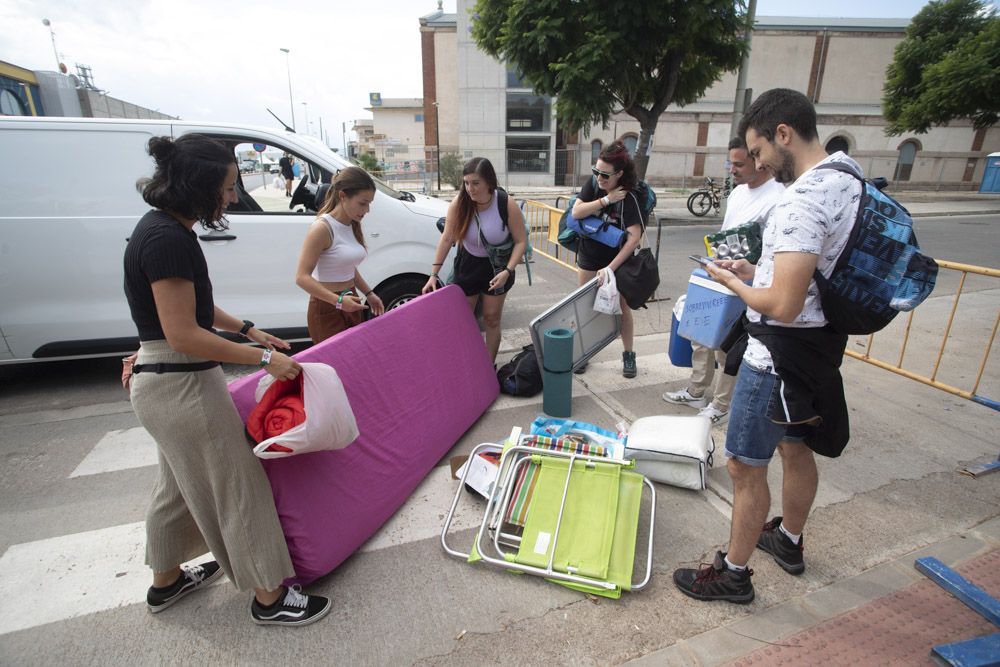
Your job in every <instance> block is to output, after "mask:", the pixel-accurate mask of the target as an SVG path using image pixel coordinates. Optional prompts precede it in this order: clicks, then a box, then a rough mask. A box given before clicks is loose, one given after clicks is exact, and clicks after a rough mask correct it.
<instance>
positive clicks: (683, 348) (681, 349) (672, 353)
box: [667, 296, 691, 368]
mask: <svg viewBox="0 0 1000 667" xmlns="http://www.w3.org/2000/svg"><path fill="white" fill-rule="evenodd" d="M685 300H686V297H683V296H682V297H681V298H679V299H677V304H676V305H675V306H674V309H673V312H672V313H671V315H670V345H669V347H668V348H667V354H668V356H669V357H670V363H671V364H673V365H674V366H679V367H681V368H691V341H689V340H688V339H687V338H682V337H681V336H680V335H679V334H678V333H677V327H679V326H680V323H679V322H678V321H677V318H678V317H683V316H684V315H683V314H684V301H685Z"/></svg>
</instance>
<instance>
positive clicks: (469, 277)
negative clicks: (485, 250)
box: [452, 246, 514, 296]
mask: <svg viewBox="0 0 1000 667" xmlns="http://www.w3.org/2000/svg"><path fill="white" fill-rule="evenodd" d="M504 268H506V267H503V266H501V267H499V270H498V271H494V270H493V265H492V264H490V258H489V257H476V256H475V255H473V254H470V253H469V251H467V250H466V249H465V248H463V247H462V246H459V247H458V256H457V257H455V279H454V280H453V281H452V282H453V283H454V284H455V285H458V286H459V287H461V288H462V291H463V292H465V296H475V295H477V294H488V295H491V296H499V295H500V294H506V293H507V292H509V291H510V288H511V287H513V286H514V273H513V272H511V274H510V277H509V278H507V282H506V283H504V285H503V287H501V288H500V289H499V290H497V291H496V292H491V291H490V281H491V280H493V276H495V275H496V274H497V273H499V272H500V271H503V270H504Z"/></svg>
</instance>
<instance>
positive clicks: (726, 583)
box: [674, 551, 753, 604]
mask: <svg viewBox="0 0 1000 667" xmlns="http://www.w3.org/2000/svg"><path fill="white" fill-rule="evenodd" d="M725 558H726V554H724V553H722V552H721V551H716V552H715V561H714V562H713V563H712V564H711V565H705V564H704V563H703V565H704V567H702V568H700V569H697V570H695V569H691V568H681V569H679V570H674V585H675V586H677V588H679V589H680V591H681V593H684V595H687V596H690V597H693V598H694V599H695V600H725V601H726V602H735V603H736V604H748V603H750V602H753V584H752V583H751V582H750V577H751V575H753V570H751V569H750V568H747V569H745V570H743V571H742V572H737V571H736V570H730V569H729V568H728V567H726V561H725Z"/></svg>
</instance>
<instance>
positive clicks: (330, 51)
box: [0, 0, 925, 146]
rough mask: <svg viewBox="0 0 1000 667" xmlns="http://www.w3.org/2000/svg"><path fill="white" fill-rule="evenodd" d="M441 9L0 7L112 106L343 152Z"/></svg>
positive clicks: (161, 1)
mask: <svg viewBox="0 0 1000 667" xmlns="http://www.w3.org/2000/svg"><path fill="white" fill-rule="evenodd" d="M635 1H642V0H635ZM924 4H925V2H923V0H879V1H878V2H872V1H871V0H836V1H834V2H830V1H829V0H828V1H827V2H822V3H821V2H810V3H805V2H801V0H758V3H757V14H758V15H759V16H851V17H865V18H868V17H886V18H899V17H903V18H909V17H911V16H913V15H914V14H915V13H916V12H918V11H919V10H920V8H921V7H923V5H924ZM455 7H456V3H455V0H446V1H445V3H444V10H445V11H446V12H454V11H455ZM827 7H830V9H827ZM436 9H437V2H436V0H353V1H350V2H342V1H338V0H326V1H325V2H320V1H317V0H290V1H279V0H274V1H272V2H266V3H265V2H261V1H259V0H243V1H242V2H236V1H233V0H132V1H130V2H124V1H122V0H114V1H112V0H88V1H87V2H79V1H72V2H71V1H69V0H30V1H29V0H0V26H3V27H2V28H0V60H5V61H7V62H9V63H12V64H14V65H18V66H20V67H25V68H27V69H31V70H54V69H55V68H56V56H55V52H54V51H53V48H52V41H51V39H50V35H49V29H48V28H46V27H45V26H44V25H43V24H42V19H43V18H47V19H49V20H50V21H51V28H52V30H53V31H54V33H55V43H56V47H57V49H58V52H59V54H60V59H61V60H62V62H65V63H66V65H67V66H68V67H69V70H70V72H71V73H72V72H75V65H76V64H77V63H80V64H84V65H88V66H90V67H91V69H92V71H93V77H94V83H95V84H96V85H97V86H98V87H99V88H102V89H105V90H107V92H108V94H110V95H112V96H114V97H118V98H120V99H123V100H126V101H128V102H132V103H134V104H138V105H141V106H145V107H149V108H151V109H158V110H160V111H161V112H163V113H167V114H170V115H173V116H180V117H182V118H185V119H189V120H225V121H235V122H241V123H247V124H254V125H266V126H274V124H275V121H274V120H273V119H272V118H271V116H270V115H269V114H268V113H267V111H266V109H267V108H270V109H271V110H273V111H274V112H275V113H277V114H278V115H279V116H281V117H282V118H283V119H285V120H286V122H288V117H289V115H290V113H291V111H290V106H294V108H295V116H296V123H297V125H298V129H299V131H300V132H301V131H302V129H303V126H304V125H305V121H306V114H307V113H308V118H309V124H310V128H311V130H312V134H314V135H317V136H318V135H319V126H320V119H321V118H322V121H323V129H324V130H325V131H326V134H327V137H328V140H329V143H330V144H331V145H332V146H340V145H342V143H343V140H342V135H341V123H342V122H347V123H348V125H347V127H348V131H349V130H350V123H351V121H353V120H354V119H356V118H370V117H371V116H370V114H369V113H368V112H366V111H365V110H364V107H365V106H367V104H368V93H369V92H372V91H378V92H380V93H382V96H383V97H421V96H422V94H423V91H422V85H421V70H420V25H419V22H418V19H419V17H420V16H423V15H426V14H429V13H432V12H434V11H436ZM282 47H284V48H288V49H290V51H291V53H290V54H289V56H288V65H289V68H290V71H291V86H292V97H293V99H294V105H291V104H290V102H289V90H288V71H287V70H286V56H285V54H284V53H282V52H280V51H279V48H282ZM303 102H305V103H307V104H306V105H303V104H302V103H303ZM350 138H351V137H350V136H348V140H350Z"/></svg>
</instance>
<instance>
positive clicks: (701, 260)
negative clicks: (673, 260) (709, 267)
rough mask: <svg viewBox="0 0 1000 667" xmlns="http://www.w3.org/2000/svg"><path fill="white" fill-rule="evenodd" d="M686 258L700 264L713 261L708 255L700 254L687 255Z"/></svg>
mask: <svg viewBox="0 0 1000 667" xmlns="http://www.w3.org/2000/svg"><path fill="white" fill-rule="evenodd" d="M688 259H692V260H694V261H696V262H698V263H699V264H702V265H706V264H714V263H715V262H713V261H712V259H711V258H710V257H703V256H701V255H688Z"/></svg>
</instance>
